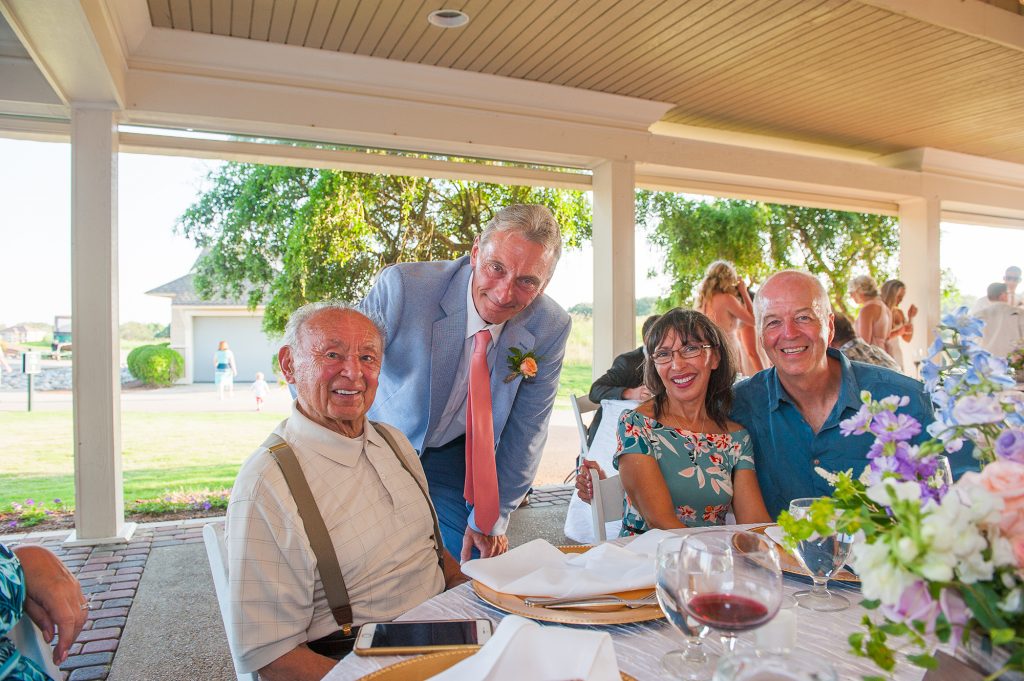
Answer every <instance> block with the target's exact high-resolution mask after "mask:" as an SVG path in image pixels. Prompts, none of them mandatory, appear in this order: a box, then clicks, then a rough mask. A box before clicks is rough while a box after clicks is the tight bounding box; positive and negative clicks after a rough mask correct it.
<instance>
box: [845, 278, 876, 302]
mask: <svg viewBox="0 0 1024 681" xmlns="http://www.w3.org/2000/svg"><path fill="white" fill-rule="evenodd" d="M850 292H851V293H852V292H856V293H859V294H861V295H862V296H866V297H868V298H877V297H878V284H876V283H875V280H874V278H873V277H872V276H871V275H870V274H861V275H860V276H857V277H854V278H853V279H851V280H850Z"/></svg>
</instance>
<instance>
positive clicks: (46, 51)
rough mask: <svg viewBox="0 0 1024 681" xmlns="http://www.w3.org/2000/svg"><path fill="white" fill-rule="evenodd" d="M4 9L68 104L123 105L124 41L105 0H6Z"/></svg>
mask: <svg viewBox="0 0 1024 681" xmlns="http://www.w3.org/2000/svg"><path fill="white" fill-rule="evenodd" d="M0 12H2V13H3V15H4V18H5V19H6V20H7V23H8V24H10V26H11V29H12V30H13V31H14V33H15V35H16V36H17V37H18V39H19V40H20V41H21V43H22V45H23V46H24V47H25V49H26V50H27V51H28V53H29V55H30V56H31V57H32V60H33V61H34V62H35V64H36V66H37V67H38V68H39V70H40V71H41V72H42V74H43V77H44V78H45V79H46V80H47V82H48V83H49V84H50V87H51V88H53V91H54V92H55V93H56V94H57V96H58V97H60V99H61V101H62V102H64V103H65V104H71V103H74V104H75V105H76V106H98V107H104V108H121V107H122V106H123V103H124V99H125V98H124V76H125V72H126V71H127V67H126V64H125V60H124V56H123V52H122V42H121V40H120V38H119V37H118V36H117V33H116V31H115V29H114V22H113V21H112V19H111V15H110V12H109V10H108V8H107V5H106V4H105V3H103V2H101V0H80V1H79V0H46V2H39V1H38V0H0Z"/></svg>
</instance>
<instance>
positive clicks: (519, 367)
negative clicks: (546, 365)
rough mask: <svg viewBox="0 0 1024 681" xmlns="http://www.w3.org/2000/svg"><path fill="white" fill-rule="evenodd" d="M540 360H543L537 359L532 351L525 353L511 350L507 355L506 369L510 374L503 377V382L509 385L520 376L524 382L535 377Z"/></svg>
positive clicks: (514, 349) (517, 349) (515, 349)
mask: <svg viewBox="0 0 1024 681" xmlns="http://www.w3.org/2000/svg"><path fill="white" fill-rule="evenodd" d="M542 359H544V358H543V357H538V356H537V355H535V354H534V353H533V351H532V350H530V351H529V352H526V351H524V350H520V349H519V348H512V350H511V351H510V352H509V355H508V368H509V371H511V372H512V373H510V374H509V375H508V376H506V377H505V382H506V383H511V382H512V381H514V380H516V377H517V376H522V377H523V380H524V381H528V380H530V379H531V378H534V377H536V376H537V362H539V361H540V360H542Z"/></svg>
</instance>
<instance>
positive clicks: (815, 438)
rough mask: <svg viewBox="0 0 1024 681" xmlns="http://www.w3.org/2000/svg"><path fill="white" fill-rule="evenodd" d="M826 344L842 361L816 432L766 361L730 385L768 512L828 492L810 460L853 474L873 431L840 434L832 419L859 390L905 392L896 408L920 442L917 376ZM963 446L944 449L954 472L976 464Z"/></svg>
mask: <svg viewBox="0 0 1024 681" xmlns="http://www.w3.org/2000/svg"><path fill="white" fill-rule="evenodd" d="M827 352H828V356H829V357H830V358H832V359H834V360H836V361H838V362H839V363H840V366H841V367H842V385H841V386H840V388H839V398H838V399H837V400H836V404H835V406H834V407H832V412H831V413H830V414H829V415H828V418H827V419H826V420H825V423H824V425H823V426H822V427H821V430H819V431H818V432H817V433H815V432H814V431H813V430H811V427H810V425H808V423H807V421H805V420H804V417H803V415H802V414H800V412H799V411H798V410H797V407H796V404H795V403H794V402H793V399H792V398H791V397H790V396H789V395H788V394H787V393H786V390H785V388H783V387H782V383H780V382H779V377H778V374H777V372H776V370H775V368H774V367H772V368H771V369H766V370H764V371H760V372H758V373H757V374H755V375H754V376H752V377H750V378H749V379H747V380H745V381H743V382H741V383H739V384H737V386H736V397H735V400H734V401H733V407H732V413H731V414H730V417H731V418H732V420H733V421H736V422H737V423H739V424H741V425H742V426H743V427H744V428H746V429H747V430H748V431H749V432H750V434H751V436H752V437H753V440H754V465H755V468H756V470H757V480H758V483H760V485H761V493H762V494H763V495H764V503H765V506H767V507H768V512H769V513H771V514H772V517H776V516H778V514H779V512H780V511H785V510H788V509H789V502H790V501H792V500H793V499H798V498H800V497H817V496H830V495H831V494H832V491H833V490H832V487H831V486H830V485H829V484H828V482H827V481H826V480H825V479H824V478H823V477H821V476H820V475H818V474H817V473H816V472H815V471H814V469H815V468H816V467H821V468H824V469H825V470H827V471H830V472H833V473H839V472H842V471H846V470H850V469H852V470H853V473H854V475H855V476H857V475H860V473H861V471H862V470H864V467H865V466H866V465H867V464H868V459H867V453H868V449H869V448H870V447H871V443H872V442H874V435H871V434H870V433H867V434H862V435H851V436H850V437H844V436H843V435H842V434H841V433H840V432H839V423H840V422H841V421H843V420H845V419H848V418H850V417H851V416H853V415H854V414H856V413H857V411H858V410H859V409H860V407H861V404H862V402H861V400H860V393H861V391H862V390H867V391H869V392H870V393H871V394H872V396H873V397H874V398H875V399H876V400H878V399H882V398H883V397H887V396H889V395H900V396H906V397H908V398H910V404H908V405H907V406H905V407H901V408H900V412H901V413H904V414H908V415H910V416H913V417H914V418H915V419H917V420H918V421H920V422H921V425H922V430H921V434H919V435H918V436H917V437H916V438H915V439H914V440H913V442H914V443H915V444H916V443H920V442H923V441H925V440H927V439H928V437H929V436H928V434H927V433H926V432H925V430H924V428H925V427H927V425H928V424H929V423H931V422H932V421H933V420H934V416H933V414H932V405H931V400H930V399H929V397H928V394H927V393H926V392H925V390H924V384H923V383H921V382H920V381H917V380H914V379H913V378H909V377H907V376H904V375H903V374H900V373H897V372H895V371H890V370H888V369H884V368H882V367H878V366H874V365H871V364H864V363H862V362H851V361H850V360H848V359H847V358H846V357H845V356H844V355H843V354H842V353H841V352H838V351H836V350H833V349H832V348H829V349H828V351H827ZM970 451H971V450H970V447H969V446H965V447H964V449H963V450H961V451H960V452H958V453H957V454H956V455H951V456H950V465H951V466H952V468H953V474H954V477H959V475H960V474H961V473H963V472H964V471H965V470H968V469H977V464H976V463H975V462H974V460H973V459H972V458H971V455H970Z"/></svg>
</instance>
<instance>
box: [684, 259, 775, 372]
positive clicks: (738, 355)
mask: <svg viewBox="0 0 1024 681" xmlns="http://www.w3.org/2000/svg"><path fill="white" fill-rule="evenodd" d="M697 291H698V293H697V305H696V306H695V307H696V309H698V310H700V311H701V312H703V313H704V314H705V315H706V316H707V317H708V318H709V319H710V320H711V321H713V322H714V323H715V324H717V325H718V328H720V329H721V330H722V333H723V334H724V336H725V340H726V344H727V347H728V351H729V352H731V353H732V356H733V366H734V367H736V368H737V369H739V370H740V371H741V372H742V373H743V374H745V375H747V376H751V375H753V374H756V373H757V372H758V371H760V370H761V369H763V368H764V365H763V364H762V363H761V358H760V357H759V356H758V355H757V352H756V351H755V352H754V353H753V354H751V353H748V352H747V351H746V349H745V348H744V346H743V343H741V342H740V334H739V327H740V325H742V324H748V325H750V327H751V328H753V326H754V305H753V302H752V301H751V299H750V294H749V293H748V292H747V285H746V283H744V281H743V280H742V279H740V277H739V276H738V275H737V274H736V268H735V267H734V266H733V264H732V263H731V262H729V261H728V260H716V261H715V262H713V263H711V264H710V265H708V268H707V270H706V271H705V272H704V280H703V281H701V283H700V285H699V286H698V289H697Z"/></svg>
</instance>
